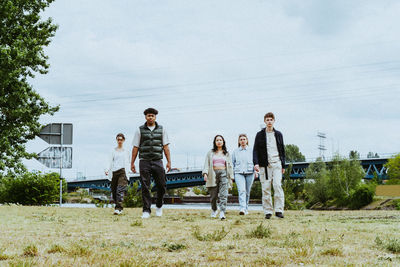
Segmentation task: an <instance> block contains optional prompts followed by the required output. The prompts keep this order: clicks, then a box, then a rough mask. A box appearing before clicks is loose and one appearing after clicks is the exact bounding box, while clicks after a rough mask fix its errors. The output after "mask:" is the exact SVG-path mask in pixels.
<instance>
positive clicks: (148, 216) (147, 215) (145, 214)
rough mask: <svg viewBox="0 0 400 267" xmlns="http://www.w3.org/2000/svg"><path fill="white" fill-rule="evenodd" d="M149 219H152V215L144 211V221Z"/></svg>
mask: <svg viewBox="0 0 400 267" xmlns="http://www.w3.org/2000/svg"><path fill="white" fill-rule="evenodd" d="M148 218H150V213H149V212H147V211H144V212H143V214H142V219H148Z"/></svg>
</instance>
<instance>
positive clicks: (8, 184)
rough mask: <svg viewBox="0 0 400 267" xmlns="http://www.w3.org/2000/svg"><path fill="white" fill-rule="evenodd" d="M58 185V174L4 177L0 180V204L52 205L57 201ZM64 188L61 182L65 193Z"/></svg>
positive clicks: (29, 174) (38, 173) (58, 194)
mask: <svg viewBox="0 0 400 267" xmlns="http://www.w3.org/2000/svg"><path fill="white" fill-rule="evenodd" d="M59 184H60V179H59V174H58V173H49V174H42V173H40V172H26V173H24V174H22V175H21V176H17V177H4V178H2V179H1V180H0V203H19V204H22V205H48V204H52V203H55V202H57V201H58V199H59V196H60V186H59ZM66 188H67V186H66V183H65V181H63V192H66Z"/></svg>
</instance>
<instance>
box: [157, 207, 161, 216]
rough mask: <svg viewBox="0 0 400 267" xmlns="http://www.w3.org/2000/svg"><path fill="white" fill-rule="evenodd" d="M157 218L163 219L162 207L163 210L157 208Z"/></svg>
mask: <svg viewBox="0 0 400 267" xmlns="http://www.w3.org/2000/svg"><path fill="white" fill-rule="evenodd" d="M156 216H157V217H161V216H162V207H161V208H156Z"/></svg>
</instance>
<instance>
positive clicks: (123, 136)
mask: <svg viewBox="0 0 400 267" xmlns="http://www.w3.org/2000/svg"><path fill="white" fill-rule="evenodd" d="M118 137H122V139H124V140H125V135H124V134H123V133H119V134H117V136H116V137H115V139H118Z"/></svg>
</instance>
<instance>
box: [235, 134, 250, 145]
mask: <svg viewBox="0 0 400 267" xmlns="http://www.w3.org/2000/svg"><path fill="white" fill-rule="evenodd" d="M240 137H246V140H247V144H246V145H249V138H248V137H247V135H246V134H239V138H238V147H240Z"/></svg>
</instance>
